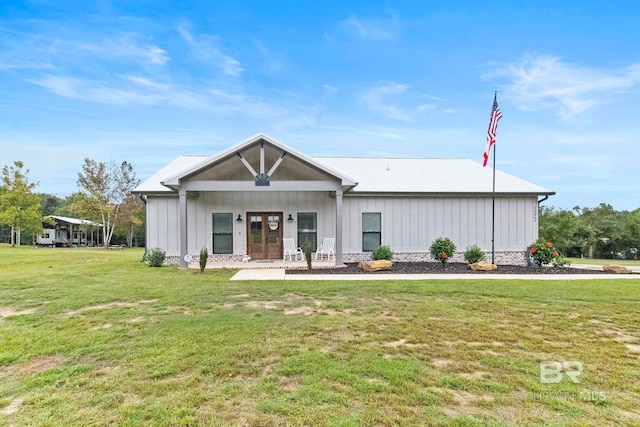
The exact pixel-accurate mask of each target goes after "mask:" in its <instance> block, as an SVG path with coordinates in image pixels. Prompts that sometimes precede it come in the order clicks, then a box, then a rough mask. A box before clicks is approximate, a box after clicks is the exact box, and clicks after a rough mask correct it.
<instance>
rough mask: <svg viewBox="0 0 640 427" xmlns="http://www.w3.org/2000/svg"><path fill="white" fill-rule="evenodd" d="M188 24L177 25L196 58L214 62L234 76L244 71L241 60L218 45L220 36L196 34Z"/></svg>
mask: <svg viewBox="0 0 640 427" xmlns="http://www.w3.org/2000/svg"><path fill="white" fill-rule="evenodd" d="M186 26H188V24H186V23H183V24H180V25H178V26H177V27H176V30H177V31H178V34H180V36H181V37H182V38H183V39H184V40H185V41H186V42H187V43H188V44H189V45H190V46H191V53H192V55H193V57H194V58H195V59H197V60H198V61H201V62H203V63H206V64H213V65H214V66H216V67H217V68H220V69H221V70H222V72H223V73H225V74H226V75H229V76H232V77H237V76H239V75H240V74H241V73H242V72H243V71H244V69H243V68H242V66H241V64H240V61H238V60H237V59H235V58H233V57H232V56H230V55H227V54H225V53H223V52H222V51H221V50H220V48H219V47H218V46H217V45H218V44H219V43H220V38H219V37H214V36H209V35H201V36H194V35H193V34H191V32H189V31H188V29H187V28H186Z"/></svg>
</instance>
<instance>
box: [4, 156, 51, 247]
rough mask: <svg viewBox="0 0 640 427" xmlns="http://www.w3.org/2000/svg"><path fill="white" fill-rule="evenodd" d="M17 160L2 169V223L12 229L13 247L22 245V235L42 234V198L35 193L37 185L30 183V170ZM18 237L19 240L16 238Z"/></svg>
mask: <svg viewBox="0 0 640 427" xmlns="http://www.w3.org/2000/svg"><path fill="white" fill-rule="evenodd" d="M23 168H24V163H23V162H21V161H19V160H17V161H15V162H13V165H12V166H4V167H3V168H2V186H1V187H0V223H2V224H5V225H8V226H9V227H11V246H12V247H14V246H15V245H16V240H17V242H18V244H20V240H19V239H20V237H19V236H20V233H21V232H25V233H29V234H31V235H36V234H40V233H42V219H43V218H42V213H41V211H40V197H39V196H38V195H37V194H35V193H33V190H34V189H35V188H36V187H37V186H38V184H37V183H34V182H29V178H28V177H27V175H28V174H29V169H26V170H24V171H23ZM16 237H17V238H16Z"/></svg>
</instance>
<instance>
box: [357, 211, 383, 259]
mask: <svg viewBox="0 0 640 427" xmlns="http://www.w3.org/2000/svg"><path fill="white" fill-rule="evenodd" d="M381 224H382V214H381V213H380V212H363V213H362V252H371V251H372V250H373V249H374V248H377V247H378V246H380V245H381V244H382V243H381V238H382V225H381Z"/></svg>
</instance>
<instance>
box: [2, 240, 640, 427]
mask: <svg viewBox="0 0 640 427" xmlns="http://www.w3.org/2000/svg"><path fill="white" fill-rule="evenodd" d="M141 257H142V252H141V251H139V250H109V251H107V250H104V249H34V248H16V249H11V248H8V247H7V246H2V245H0V425H4V424H6V425H16V426H25V425H26V426H29V425H50V426H58V425H131V426H133V425H136V426H137V425H141V424H145V425H250V426H253V425H256V426H262V425H263V426H272V425H313V426H316V425H330V426H358V425H389V426H392V425H407V426H415V425H458V426H461V425H464V426H469V425H471V426H472V425H487V424H490V425H514V426H515V425H590V424H592V423H597V424H599V425H638V424H640V401H639V399H638V393H640V324H639V322H638V306H639V302H640V279H631V280H620V281H616V280H615V279H611V280H594V281H585V280H581V281H572V280H566V281H553V282H548V281H541V282H536V281H517V280H514V281H504V280H499V281H498V280H496V281H491V280H486V279H484V280H483V279H477V280H476V279H471V280H464V281H459V282H458V281H456V282H454V281H437V280H434V281H413V282H411V281H410V282H407V281H381V282H377V281H375V282H361V281H357V282H349V281H344V282H315V281H308V282H299V281H279V282H262V283H261V282H235V281H234V282H230V281H229V278H230V277H231V276H232V275H233V274H234V272H233V271H228V270H218V271H216V270H207V271H206V272H205V273H204V274H200V273H199V272H198V271H194V270H190V271H182V270H178V269H177V268H176V267H162V268H149V267H148V266H146V265H145V264H142V263H140V258H141ZM544 361H558V362H565V361H567V362H568V361H575V362H580V363H581V364H582V366H583V371H582V374H581V375H578V376H577V377H576V378H577V379H578V380H579V381H580V383H574V382H572V381H571V379H570V378H569V376H567V375H566V374H564V375H562V377H561V378H559V377H558V375H559V374H555V375H553V374H552V375H549V376H546V377H545V378H547V379H548V378H554V377H555V378H556V379H561V381H560V382H558V383H555V384H546V383H545V384H543V383H541V381H540V362H544ZM573 366H576V364H574V365H573Z"/></svg>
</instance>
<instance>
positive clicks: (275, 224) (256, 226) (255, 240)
mask: <svg viewBox="0 0 640 427" xmlns="http://www.w3.org/2000/svg"><path fill="white" fill-rule="evenodd" d="M247 218H248V219H249V220H248V221H247V240H248V242H247V247H248V248H249V251H248V255H249V256H250V257H251V258H253V259H281V258H282V212H253V213H251V212H249V213H247Z"/></svg>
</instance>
